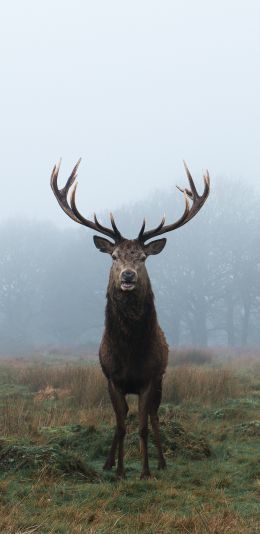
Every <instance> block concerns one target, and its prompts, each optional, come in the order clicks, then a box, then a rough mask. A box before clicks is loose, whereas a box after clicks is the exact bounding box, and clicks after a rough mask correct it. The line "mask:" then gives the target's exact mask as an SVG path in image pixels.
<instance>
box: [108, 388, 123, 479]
mask: <svg viewBox="0 0 260 534" xmlns="http://www.w3.org/2000/svg"><path fill="white" fill-rule="evenodd" d="M108 391H109V395H110V399H111V403H112V406H113V408H114V412H115V415H116V430H115V434H114V437H113V441H112V445H111V448H110V452H109V455H108V458H107V460H106V462H105V465H104V467H103V469H107V470H109V469H112V467H113V466H114V465H115V457H116V450H117V447H118V464H117V476H118V477H119V478H123V477H124V476H125V472H124V438H125V433H126V427H125V419H126V416H127V412H128V406H127V402H126V400H125V397H124V395H123V394H122V393H121V391H119V390H118V389H117V388H116V387H115V386H114V384H113V382H111V381H109V382H108Z"/></svg>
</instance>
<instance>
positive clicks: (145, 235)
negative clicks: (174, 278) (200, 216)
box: [138, 161, 210, 243]
mask: <svg viewBox="0 0 260 534" xmlns="http://www.w3.org/2000/svg"><path fill="white" fill-rule="evenodd" d="M184 167H185V171H186V174H187V177H188V180H189V184H190V188H191V189H190V190H189V189H187V188H185V189H182V188H181V187H179V186H177V188H178V189H179V191H181V192H182V193H183V194H184V199H185V210H184V212H183V215H182V216H181V217H180V219H178V220H177V221H176V222H175V223H173V224H168V225H166V226H164V222H165V217H164V218H163V220H162V222H161V223H160V224H159V226H157V228H154V229H153V230H149V231H147V232H144V231H143V232H142V233H141V232H140V234H139V236H138V239H139V240H140V241H142V243H144V242H145V241H147V239H151V238H152V237H156V236H159V235H162V234H165V233H166V232H171V231H172V230H176V229H177V228H180V227H181V226H183V225H184V224H186V223H187V222H188V221H190V220H191V219H192V218H193V217H194V216H195V215H196V214H197V213H198V211H199V210H200V209H201V208H202V206H203V204H204V203H205V201H206V200H207V197H208V195H209V191H210V176H209V172H208V171H206V173H205V174H204V176H203V178H204V191H203V193H202V195H201V196H200V195H199V194H198V192H197V189H196V187H195V184H194V181H193V178H192V176H191V173H190V171H189V169H188V166H187V164H186V163H185V161H184ZM189 199H190V200H191V201H192V205H191V206H190V204H189Z"/></svg>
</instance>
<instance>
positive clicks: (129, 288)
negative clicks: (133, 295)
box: [121, 282, 135, 291]
mask: <svg viewBox="0 0 260 534" xmlns="http://www.w3.org/2000/svg"><path fill="white" fill-rule="evenodd" d="M134 288H135V282H131V283H130V282H121V289H122V290H123V291H132V290H133V289H134Z"/></svg>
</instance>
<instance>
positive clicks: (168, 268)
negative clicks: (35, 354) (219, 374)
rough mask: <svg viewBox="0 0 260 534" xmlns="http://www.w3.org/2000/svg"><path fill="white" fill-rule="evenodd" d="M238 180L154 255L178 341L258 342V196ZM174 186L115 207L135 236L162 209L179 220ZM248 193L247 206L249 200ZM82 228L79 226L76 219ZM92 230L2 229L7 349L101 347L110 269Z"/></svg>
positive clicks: (0, 328)
mask: <svg viewBox="0 0 260 534" xmlns="http://www.w3.org/2000/svg"><path fill="white" fill-rule="evenodd" d="M234 188H235V186H234V184H228V185H226V184H224V183H222V184H220V185H218V187H217V188H216V187H213V190H212V192H211V195H210V197H209V199H208V201H207V203H206V204H205V206H204V207H203V210H202V211H201V212H200V213H199V214H198V215H197V216H196V218H195V219H194V220H192V221H191V222H189V223H188V224H187V225H186V226H185V227H183V228H180V229H178V230H176V231H174V232H173V233H172V234H168V235H167V245H166V247H165V250H164V251H163V252H162V253H161V254H160V255H158V256H155V257H153V256H152V257H150V258H148V260H147V268H148V272H149V274H150V277H151V281H152V285H153V289H154V293H155V297H156V305H157V311H158V316H159V320H160V323H161V325H162V327H163V329H164V330H165V333H166V335H167V338H168V341H169V343H170V345H174V346H179V345H193V346H207V345H208V346H229V347H241V346H242V347H243V346H249V347H250V346H251V347H253V346H256V345H259V344H260V332H259V328H258V325H259V321H260V284H259V275H260V247H259V245H260V224H259V223H260V212H259V209H258V207H259V202H260V195H255V196H254V197H253V196H252V195H251V194H250V188H248V187H247V186H242V185H237V186H236V189H235V194H234ZM179 195H180V197H176V194H175V192H174V191H173V190H169V191H168V192H166V193H164V192H157V194H156V195H155V196H152V197H150V198H149V199H146V201H142V202H139V203H137V204H135V205H132V206H131V207H130V208H125V209H121V210H118V211H116V212H115V214H114V215H115V217H116V221H117V224H118V226H119V228H120V230H121V231H122V232H123V233H124V234H125V233H126V235H127V237H136V236H137V232H138V230H140V227H137V221H140V226H141V221H142V216H143V214H144V212H146V214H147V223H148V226H149V225H154V224H156V223H158V222H159V221H160V219H161V216H162V207H164V208H165V210H166V211H167V213H171V218H170V219H169V222H170V221H173V220H176V218H177V217H178V216H179V215H180V213H181V211H182V209H183V198H182V195H181V194H180V193H179ZM245 199H246V202H245ZM75 226H76V225H75ZM92 234H93V232H91V230H88V229H86V228H77V227H76V228H74V229H71V230H70V229H62V228H59V227H57V226H55V225H54V224H52V223H47V222H36V223H30V222H28V221H27V222H26V221H23V222H22V221H19V223H17V222H16V221H13V222H12V223H11V222H9V223H8V224H4V223H2V225H1V226H0V243H1V245H0V258H1V259H0V288H1V289H0V302H1V305H0V336H1V352H2V353H5V354H12V353H13V354H14V353H18V354H19V353H21V354H23V353H26V352H28V351H29V352H31V351H35V350H38V349H43V348H44V349H45V350H47V349H50V350H51V349H52V350H53V348H59V349H64V348H65V347H71V348H74V349H77V350H78V349H82V348H84V347H85V348H86V347H87V348H90V349H91V348H96V347H97V346H98V343H99V341H100V338H101V335H102V331H103V325H104V306H105V294H106V285H107V282H108V274H109V269H110V265H111V258H110V256H109V255H107V254H100V253H99V251H97V249H96V248H95V246H94V243H93V240H92Z"/></svg>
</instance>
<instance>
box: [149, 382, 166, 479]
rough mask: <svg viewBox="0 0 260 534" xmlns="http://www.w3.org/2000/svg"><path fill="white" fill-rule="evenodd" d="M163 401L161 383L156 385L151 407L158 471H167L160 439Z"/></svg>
mask: <svg viewBox="0 0 260 534" xmlns="http://www.w3.org/2000/svg"><path fill="white" fill-rule="evenodd" d="M161 399H162V385H161V383H159V384H156V385H155V386H154V389H153V395H152V398H151V405H150V420H151V425H152V429H153V433H154V441H155V445H156V447H157V452H158V469H165V468H166V461H165V458H164V455H163V450H162V445H161V438H160V427H159V417H158V414H157V412H158V408H159V406H160V404H161Z"/></svg>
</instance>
